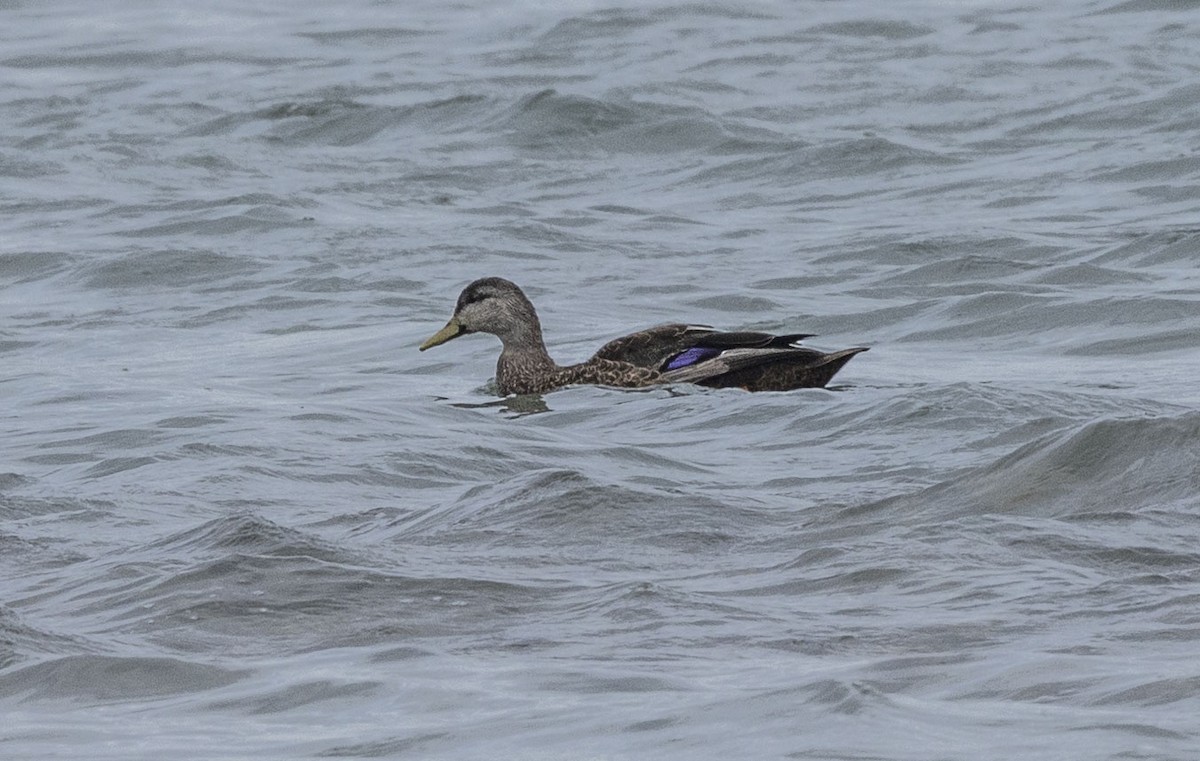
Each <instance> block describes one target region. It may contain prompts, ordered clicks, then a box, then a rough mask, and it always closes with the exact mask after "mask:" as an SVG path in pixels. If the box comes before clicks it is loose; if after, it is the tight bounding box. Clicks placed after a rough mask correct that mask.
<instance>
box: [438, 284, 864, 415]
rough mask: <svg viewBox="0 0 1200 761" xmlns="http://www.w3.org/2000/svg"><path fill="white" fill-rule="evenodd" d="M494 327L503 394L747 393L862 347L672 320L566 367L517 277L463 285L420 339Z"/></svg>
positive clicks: (784, 382)
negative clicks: (599, 389)
mask: <svg viewBox="0 0 1200 761" xmlns="http://www.w3.org/2000/svg"><path fill="white" fill-rule="evenodd" d="M471 333H491V334H492V335H494V336H496V337H497V338H499V339H500V342H501V344H502V345H503V348H502V349H501V351H500V359H499V360H498V361H497V363H496V389H497V391H498V392H499V394H500V395H501V396H510V395H513V394H544V393H547V392H550V391H556V390H558V389H561V388H565V387H567V386H578V385H597V386H612V387H617V388H645V387H649V386H661V385H668V384H676V383H691V384H696V385H699V386H707V387H710V388H740V389H744V390H746V391H791V390H792V389H798V388H821V387H824V386H825V384H827V383H829V381H830V379H832V378H833V376H834V375H836V374H837V372H838V371H839V370H841V369H842V367H843V366H844V365H845V364H846V363H847V362H849V361H850V359H851V358H853V357H854V356H855V355H857V354H860V353H862V352H864V351H867V349H868V347H865V346H857V347H854V348H851V349H842V350H840V351H834V352H828V353H826V352H822V351H818V350H816V349H811V348H808V347H805V346H800V345H799V344H800V342H801V341H803V340H805V339H807V338H812V337H813V336H812V335H811V334H807V333H791V334H787V335H773V334H771V333H760V332H757V331H735V332H722V331H718V330H716V329H715V328H713V327H710V326H708V325H690V324H683V323H670V324H666V325H657V326H655V327H651V328H646V329H644V330H639V331H637V332H635V333H630V334H628V335H625V336H621V337H620V338H614V339H613V340H611V341H609V342H608V343H606V344H604V345H603V346H601V347H600V349H599V351H597V352H596V353H595V354H594V355H592V357H591V358H590V359H588V360H586V361H584V362H580V363H579V364H576V365H567V366H561V365H559V364H557V363H556V362H555V361H554V360H553V359H551V357H550V354H549V352H547V351H546V343H545V340H544V339H543V338H542V325H541V321H540V320H539V319H538V314H537V310H535V309H534V308H533V303H532V302H531V301H530V300H529V298H528V297H527V296H526V295H525V293H524V291H522V290H521V289H520V288H519V287H518V286H517V285H516V284H515V283H513V282H511V281H509V280H505V279H504V278H501V277H485V278H480V279H479V280H476V281H474V282H473V283H471V284H470V285H468V286H467V287H466V288H464V289H463V290H462V293H460V294H459V296H458V302H457V303H456V304H455V307H454V314H453V315H452V316H451V317H450V320H449V321H448V322H447V323H446V325H445V327H443V328H442V329H441V330H439V331H438V332H436V333H434V334H433V335H432V336H430V337H429V338H428V339H426V341H425V342H424V343H422V344H421V346H420V350H421V351H426V350H428V349H432V348H433V347H435V346H440V345H442V344H444V343H446V342H448V341H451V340H453V339H455V338H458V337H459V336H465V335H468V334H471Z"/></svg>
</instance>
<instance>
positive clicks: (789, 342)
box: [593, 323, 812, 372]
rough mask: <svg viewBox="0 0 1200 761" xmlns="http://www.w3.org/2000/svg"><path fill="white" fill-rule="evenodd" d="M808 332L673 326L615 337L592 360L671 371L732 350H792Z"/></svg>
mask: <svg viewBox="0 0 1200 761" xmlns="http://www.w3.org/2000/svg"><path fill="white" fill-rule="evenodd" d="M805 338H812V335H811V334H808V333H790V334H787V335H782V336H777V335H774V334H772V333H759V332H756V331H737V332H727V333H726V332H720V331H718V330H716V329H715V328H713V327H711V326H708V325H684V324H682V323H672V324H668V325H658V326H655V327H653V328H647V329H645V330H639V331H638V332H636V333H630V334H629V335H627V336H621V337H620V338H614V339H613V340H611V341H609V342H608V343H606V344H604V346H601V347H600V350H599V351H597V352H596V354H595V356H594V357H593V359H607V360H612V361H614V362H628V363H629V364H632V365H637V366H638V367H647V368H652V369H654V370H660V371H663V372H665V371H668V370H674V369H677V368H680V367H686V366H689V365H692V364H695V363H696V362H698V361H701V360H704V359H709V358H712V357H715V356H718V355H720V354H721V353H722V352H725V351H729V350H732V349H790V348H794V346H793V345H794V344H796V343H797V342H799V341H802V340H803V339H805Z"/></svg>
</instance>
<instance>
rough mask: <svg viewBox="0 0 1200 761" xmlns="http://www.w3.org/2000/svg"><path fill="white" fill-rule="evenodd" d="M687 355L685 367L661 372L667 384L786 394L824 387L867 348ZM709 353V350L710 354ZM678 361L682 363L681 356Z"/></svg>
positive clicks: (768, 349) (769, 349) (787, 348)
mask: <svg viewBox="0 0 1200 761" xmlns="http://www.w3.org/2000/svg"><path fill="white" fill-rule="evenodd" d="M701 351H704V349H700V350H698V351H692V352H688V353H687V354H688V356H687V359H689V360H691V361H689V362H688V363H687V364H677V365H676V366H674V367H672V368H670V369H667V370H666V371H665V372H663V374H662V376H663V381H664V382H667V383H697V384H699V385H701V386H710V387H713V388H744V389H746V390H747V391H789V390H791V389H794V388H814V387H821V386H824V385H825V384H826V383H828V382H829V381H830V379H832V378H833V376H834V375H836V374H837V371H838V370H840V369H842V366H844V365H845V364H846V363H847V362H849V361H850V359H851V358H852V357H854V355H856V354H859V353H861V352H864V351H867V348H866V347H863V346H858V347H855V348H853V349H843V350H841V351H835V352H829V353H826V352H821V351H817V350H815V349H808V348H805V347H802V346H790V345H788V346H785V347H777V346H772V347H765V348H735V349H728V350H725V351H719V352H718V353H716V354H711V355H704V354H701ZM710 351H711V350H710ZM678 359H679V360H682V359H684V355H680V357H679V358H678Z"/></svg>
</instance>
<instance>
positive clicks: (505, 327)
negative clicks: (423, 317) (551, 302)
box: [421, 277, 542, 351]
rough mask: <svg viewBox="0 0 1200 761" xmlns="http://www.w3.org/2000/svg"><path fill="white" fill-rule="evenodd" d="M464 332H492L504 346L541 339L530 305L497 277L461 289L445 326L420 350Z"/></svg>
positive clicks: (507, 283) (510, 286)
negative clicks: (452, 313) (452, 312)
mask: <svg viewBox="0 0 1200 761" xmlns="http://www.w3.org/2000/svg"><path fill="white" fill-rule="evenodd" d="M467 333H492V334H493V335H496V336H499V337H500V340H501V341H503V342H504V343H505V344H506V345H508V344H516V345H520V344H522V343H525V342H528V341H534V342H536V343H537V344H539V345H540V344H541V340H542V329H541V325H540V324H539V323H538V318H537V312H535V311H534V309H533V304H531V303H530V301H529V299H528V298H526V296H525V294H524V293H522V292H521V289H520V288H518V287H517V286H516V284H515V283H512V282H510V281H508V280H505V279H504V278H500V277H485V278H481V279H479V280H476V281H475V282H473V283H471V284H470V285H468V286H467V287H466V288H464V289H463V291H462V293H460V294H459V295H458V304H456V305H455V307H454V315H453V316H452V317H451V318H450V321H449V322H447V323H446V327H444V328H442V329H441V330H439V331H438V332H436V333H434V334H433V335H432V336H430V337H429V338H428V340H426V341H425V343H423V344H421V351H425V350H426V349H431V348H433V347H434V346H438V345H440V344H444V343H446V342H447V341H449V340H451V339H453V338H458V337H459V336H462V335H466V334H467Z"/></svg>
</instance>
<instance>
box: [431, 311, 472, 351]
mask: <svg viewBox="0 0 1200 761" xmlns="http://www.w3.org/2000/svg"><path fill="white" fill-rule="evenodd" d="M463 332H464V331H463V328H462V326H461V325H459V324H458V318H457V317H451V318H450V322H448V323H446V327H444V328H442V329H441V330H439V331H438V332H436V333H434V334H433V335H431V336H430V337H429V338H427V339H426V340H425V343H423V344H421V351H425V350H426V349H432V348H433V347H435V346H440V345H441V344H444V343H446V342H447V341H449V340H450V339H451V338H458V337H459V336H461V335H462V334H463Z"/></svg>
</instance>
